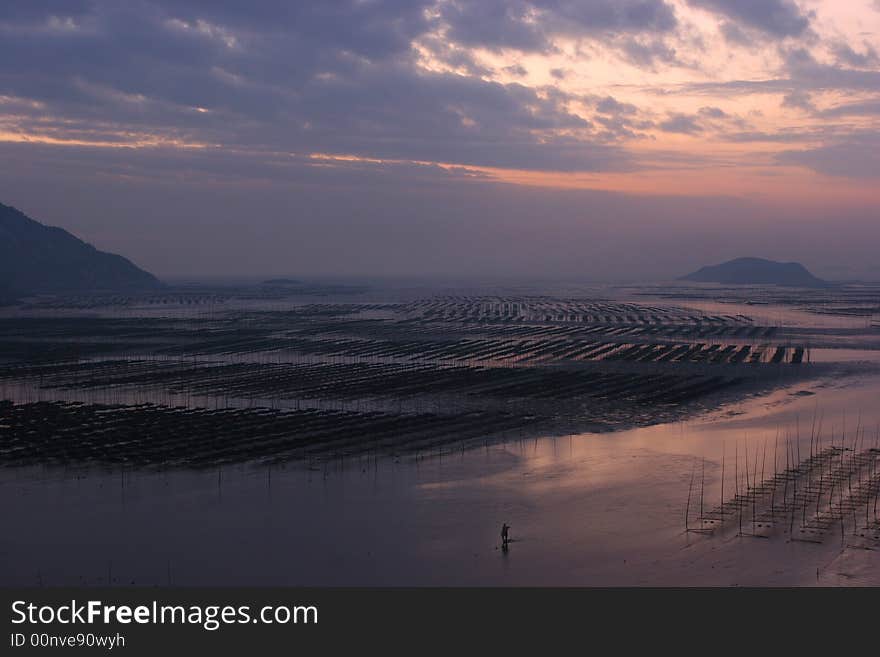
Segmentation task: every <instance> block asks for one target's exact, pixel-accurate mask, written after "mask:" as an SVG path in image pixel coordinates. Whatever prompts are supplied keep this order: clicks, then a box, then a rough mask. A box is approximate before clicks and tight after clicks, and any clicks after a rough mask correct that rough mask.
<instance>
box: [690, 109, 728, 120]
mask: <svg viewBox="0 0 880 657" xmlns="http://www.w3.org/2000/svg"><path fill="white" fill-rule="evenodd" d="M698 114H699V115H700V116H705V117H708V118H710V119H726V118H727V117H728V116H729V115H728V114H727V112H725V111H724V110H723V109H721V108H720V107H701V108H700V110H699V112H698Z"/></svg>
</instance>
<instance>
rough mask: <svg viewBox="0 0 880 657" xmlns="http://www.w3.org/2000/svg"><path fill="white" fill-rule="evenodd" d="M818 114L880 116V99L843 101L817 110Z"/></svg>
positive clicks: (825, 115)
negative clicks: (854, 101)
mask: <svg viewBox="0 0 880 657" xmlns="http://www.w3.org/2000/svg"><path fill="white" fill-rule="evenodd" d="M817 115H818V116H821V117H823V118H828V119H839V118H841V117H844V116H880V99H874V100H866V101H861V102H856V103H843V104H841V105H835V106H834V107H829V108H828V109H825V110H822V111H821V112H817Z"/></svg>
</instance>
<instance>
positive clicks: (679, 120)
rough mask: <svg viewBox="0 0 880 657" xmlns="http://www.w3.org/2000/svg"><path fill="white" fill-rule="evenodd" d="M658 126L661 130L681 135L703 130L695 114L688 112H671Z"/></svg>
mask: <svg viewBox="0 0 880 657" xmlns="http://www.w3.org/2000/svg"><path fill="white" fill-rule="evenodd" d="M658 127H659V128H660V129H661V130H663V132H672V133H677V134H682V135H693V134H697V133H700V132H702V131H703V126H702V125H700V123H699V121H698V120H697V118H696V117H695V116H691V115H688V114H671V115H670V116H669V118H668V119H666V120H665V121H661V122H660V123H659V124H658Z"/></svg>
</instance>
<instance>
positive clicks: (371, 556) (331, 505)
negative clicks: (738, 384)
mask: <svg viewBox="0 0 880 657" xmlns="http://www.w3.org/2000/svg"><path fill="white" fill-rule="evenodd" d="M808 392H812V393H814V394H806V392H805V388H804V386H803V385H800V386H795V387H793V388H788V389H784V390H778V391H776V392H774V393H773V394H771V395H768V396H763V397H756V398H752V399H749V400H747V401H745V402H742V403H740V404H737V405H735V406H732V407H727V408H724V409H722V410H721V411H719V412H716V413H715V414H713V415H712V416H710V417H704V418H702V419H699V420H697V421H693V422H688V423H679V424H674V425H657V426H653V427H648V428H641V429H634V430H630V431H623V432H617V433H611V434H583V435H575V436H570V437H562V438H555V439H553V438H545V439H538V440H529V441H520V440H516V439H514V440H511V441H509V442H507V443H503V444H495V445H489V446H484V447H479V448H474V449H469V450H467V451H464V452H455V453H448V452H447V453H446V454H444V455H442V456H437V455H422V457H421V458H419V459H417V460H409V461H394V460H392V459H390V458H379V459H378V460H375V459H367V458H364V459H362V460H354V461H349V462H346V463H344V464H342V463H335V464H328V465H326V466H322V467H321V468H320V469H316V470H308V469H305V468H302V467H297V468H291V467H288V468H287V469H278V468H276V469H272V470H271V471H270V470H267V469H261V468H254V467H249V466H241V467H236V468H227V469H224V470H222V471H220V472H218V471H216V470H215V471H205V472H156V473H148V472H127V473H120V472H116V473H107V472H100V471H95V470H92V471H89V472H76V471H73V470H68V471H63V470H57V469H39V468H31V469H27V470H22V469H6V470H2V471H0V490H2V495H0V512H2V517H3V518H4V521H5V525H6V527H7V528H12V530H11V531H9V530H6V531H4V532H2V538H0V564H2V565H0V581H2V583H3V584H6V585H33V584H46V585H62V584H79V583H87V584H95V585H99V584H106V583H107V581H108V580H109V581H111V582H112V583H114V584H130V583H132V582H133V583H136V584H141V585H154V584H157V585H165V584H169V583H170V584H173V585H187V584H190V585H198V584H258V585H259V584H262V585H270V584H277V585H293V584H302V585H310V584H312V585H381V584H389V585H407V584H415V585H425V584H430V585H442V584H450V585H463V584H481V585H482V584H499V585H514V584H517V585H595V584H692V583H709V584H737V583H764V582H770V583H783V584H796V583H810V581H815V579H816V577H817V575H816V572H817V569H820V570H821V571H822V576H823V577H825V576H826V575H825V573H826V571H828V569H829V563H830V562H831V560H832V559H833V558H834V555H835V554H837V550H838V548H836V547H834V544H833V542H832V544H831V546H818V549H817V546H812V545H807V544H791V543H788V542H784V543H783V542H779V541H774V542H772V545H770V543H771V542H768V541H765V542H760V541H756V540H755V539H747V538H737V539H734V540H731V539H729V538H723V537H705V536H698V535H693V534H686V533H685V532H684V531H683V530H684V512H685V505H686V500H687V496H688V489H689V487H690V483H691V481H692V479H691V477H692V473H694V472H695V473H696V475H695V476H696V480H697V481H698V482H699V483H701V484H702V486H701V488H702V489H703V495H702V497H703V503H704V504H705V506H706V507H709V506H711V505H714V504H716V503H717V502H718V501H719V500H720V486H721V483H720V471H721V465H720V463H721V458H722V452H723V454H724V458H725V460H726V465H727V468H726V476H725V479H726V482H725V483H726V487H727V491H726V493H725V496H726V497H728V496H729V494H730V492H731V491H732V488H733V479H732V477H733V474H732V472H731V464H732V462H733V460H734V454H735V453H736V454H737V455H738V457H739V459H740V461H739V463H740V467H742V463H743V452H744V451H745V450H748V453H749V455H750V456H749V460H750V463H752V459H753V458H755V456H756V454H758V453H760V454H761V455H762V461H761V464H760V466H759V467H757V468H756V469H761V470H763V469H766V470H767V476H769V474H770V471H771V468H772V462H773V457H772V454H773V444H774V438H775V436H776V435H777V431H779V435H780V436H782V439H783V440H784V439H785V437H786V436H789V437H791V438H792V439H793V440H794V439H795V438H798V437H799V441H798V442H799V445H800V449H801V450H802V452H803V455H804V456H805V455H806V454H807V452H808V449H809V435H810V428H811V423H812V421H813V418H814V417H816V418H817V421H821V426H822V433H823V441H828V440H830V437H831V435H832V432H833V433H834V435H835V436H837V438H836V441H839V440H840V436H841V434H842V432H843V427H844V426H846V427H847V432H848V435H849V438H848V439H849V440H852V436H853V435H854V433H855V428H856V425H857V423H859V425H860V426H861V427H862V428H865V429H866V438H865V440H866V441H868V442H870V441H871V440H873V436H874V428H875V427H877V426H878V423H880V409H878V408H877V407H876V403H875V401H876V399H877V395H878V392H880V378H875V377H862V378H858V379H854V378H852V379H846V380H841V381H825V382H819V383H817V384H813V385H812V386H810V390H809V391H808ZM860 410H861V417H860V418H859V417H858V414H859V411H860ZM704 458H705V463H704V461H703V459H704ZM778 458H779V454H778V453H777V459H778ZM752 465H754V464H752ZM752 465H750V467H752ZM703 472H705V475H702V473H703ZM691 504H693V505H697V504H699V497H697V493H696V491H695V492H694V495H693V496H692V501H691ZM502 522H507V523H508V524H509V525H511V527H512V530H511V536H512V537H513V539H514V542H513V543H512V544H511V545H510V549H509V551H508V552H507V553H503V552H502V551H501V550H500V549H499V536H498V533H499V530H500V526H501V523H502ZM810 578H812V580H811V579H810Z"/></svg>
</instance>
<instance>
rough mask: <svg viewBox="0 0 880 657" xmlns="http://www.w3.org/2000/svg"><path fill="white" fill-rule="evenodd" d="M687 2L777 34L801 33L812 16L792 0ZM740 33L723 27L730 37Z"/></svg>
mask: <svg viewBox="0 0 880 657" xmlns="http://www.w3.org/2000/svg"><path fill="white" fill-rule="evenodd" d="M688 3H689V4H690V5H692V6H694V7H699V8H701V9H705V10H707V11H711V12H713V13H716V14H719V15H721V16H723V17H725V18H726V19H728V20H729V21H735V22H736V23H737V24H738V25H739V26H742V27H746V28H751V29H754V30H757V31H759V32H762V33H763V34H765V35H768V36H772V37H776V38H784V37H798V36H801V35H803V34H804V33H805V32H806V31H807V30H808V29H809V27H810V21H811V19H812V15H811V14H810V13H804V12H803V11H801V9H800V7H798V5H797V4H796V3H795V2H793V0H688ZM740 34H741V33H739V32H736V31H735V30H734V29H733V28H731V27H727V28H726V30H725V36H727V37H728V38H731V37H733V40H736V39H737V37H738V36H739V35H740Z"/></svg>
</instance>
